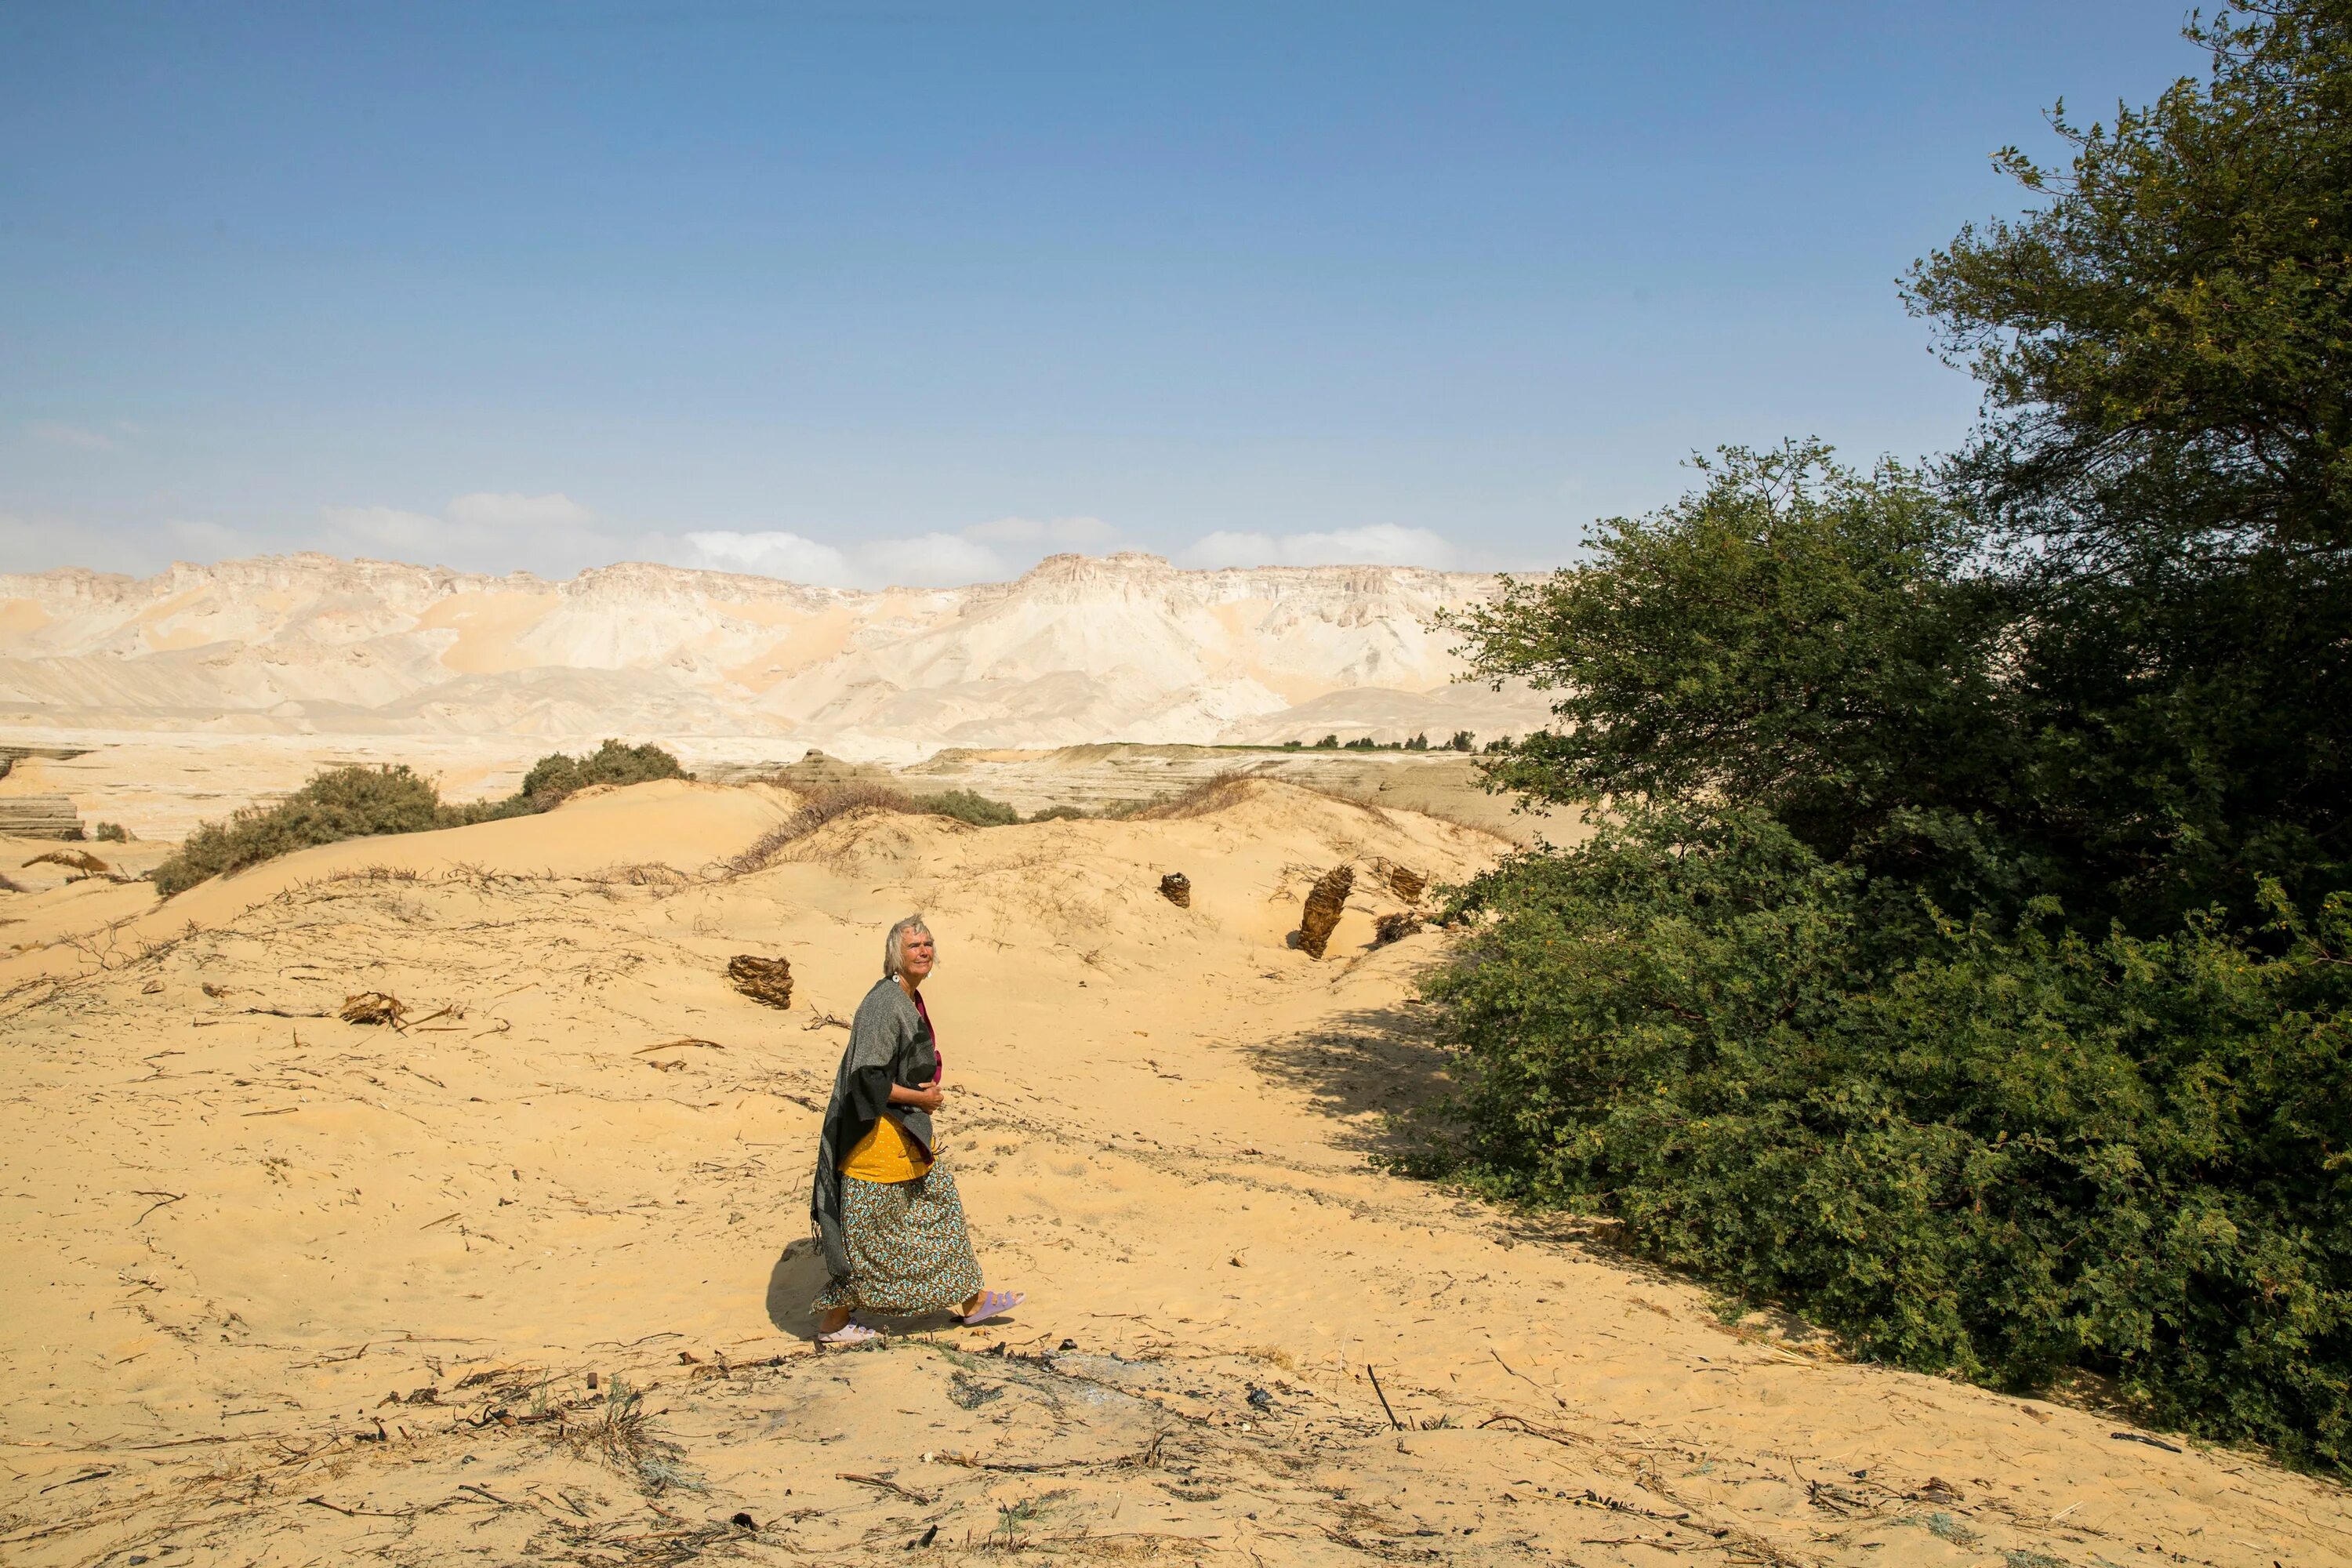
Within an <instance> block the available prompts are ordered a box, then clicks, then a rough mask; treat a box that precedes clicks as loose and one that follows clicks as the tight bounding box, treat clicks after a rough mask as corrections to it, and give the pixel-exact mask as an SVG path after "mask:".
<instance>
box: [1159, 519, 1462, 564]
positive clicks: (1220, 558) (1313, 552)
mask: <svg viewBox="0 0 2352 1568" xmlns="http://www.w3.org/2000/svg"><path fill="white" fill-rule="evenodd" d="M1183 559H1184V562H1185V563H1186V564H1188V565H1192V566H1449V565H1451V564H1453V563H1454V546H1453V545H1452V544H1450V543H1448V542H1446V541H1445V540H1444V538H1442V537H1440V536H1439V535H1437V534H1434V533H1432V532H1431V531H1429V530H1427V529H1425V528H1401V527H1399V526H1398V525H1396V524H1395V523H1392V522H1376V523H1373V524H1371V525H1370V526H1369V527H1366V528H1341V529H1335V530H1333V531H1329V532H1328V533H1281V534H1275V533H1235V532H1230V531H1218V532H1215V533H1212V534H1209V535H1208V536H1206V537H1205V538H1202V539H1201V540H1198V541H1196V542H1194V543H1193V544H1192V546H1191V547H1190V548H1188V549H1187V550H1185V551H1184V552H1183Z"/></svg>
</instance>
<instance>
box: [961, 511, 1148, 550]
mask: <svg viewBox="0 0 2352 1568" xmlns="http://www.w3.org/2000/svg"><path fill="white" fill-rule="evenodd" d="M963 534H964V537H965V538H966V539H984V540H991V541H994V542H1001V543H1005V544H1069V545H1077V546H1081V547H1083V546H1086V545H1090V544H1092V545H1102V544H1108V543H1109V542H1112V541H1113V540H1116V539H1117V538H1118V530H1117V529H1115V528H1113V527H1112V526H1111V525H1110V524H1108V523H1107V522H1105V521H1103V520H1102V519H1100V518H1098V517H1051V518H1042V519H1041V518H1034V517H1000V518H998V519H997V520H996V521H993V522H976V523H974V524H972V525H971V527H970V528H967V529H965V530H964V531H963Z"/></svg>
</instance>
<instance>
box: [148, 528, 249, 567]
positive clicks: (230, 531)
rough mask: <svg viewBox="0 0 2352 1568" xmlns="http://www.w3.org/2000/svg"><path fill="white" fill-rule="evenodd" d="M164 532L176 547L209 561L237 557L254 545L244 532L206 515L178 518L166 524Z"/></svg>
mask: <svg viewBox="0 0 2352 1568" xmlns="http://www.w3.org/2000/svg"><path fill="white" fill-rule="evenodd" d="M163 533H164V536H165V537H166V538H168V539H170V540H171V541H172V543H173V548H174V549H180V550H185V551H186V552H188V553H190V554H191V555H194V556H198V557H200V558H201V559H203V560H205V561H228V560H233V559H235V558H236V557H237V556H239V555H243V554H246V553H247V552H249V551H250V550H251V549H252V547H253V542H252V541H251V540H250V539H248V538H247V536H246V535H245V534H244V533H243V532H241V531H238V530H236V529H234V528H231V527H229V526H228V525H227V524H226V523H221V522H213V521H209V520H207V519H205V518H174V519H173V520H172V521H169V522H167V523H165V524H164V525H163Z"/></svg>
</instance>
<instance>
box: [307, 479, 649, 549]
mask: <svg viewBox="0 0 2352 1568" xmlns="http://www.w3.org/2000/svg"><path fill="white" fill-rule="evenodd" d="M595 516H596V514H595V513H594V512H593V511H590V510H588V509H587V508H586V507H584V506H582V505H581V504H580V503H579V502H578V501H576V500H572V498H571V497H570V496H567V495H564V494H562V492H561V491H557V492H554V493H551V494H548V495H543V496H527V495H520V494H514V493H511V492H509V493H505V494H500V493H498V492H495V491H491V490H477V491H475V492H473V493H472V494H470V495H462V496H459V497H457V499H456V500H452V501H451V502H450V503H449V505H448V507H447V509H446V511H444V512H443V513H442V514H440V515H437V516H436V514H434V513H432V512H426V511H409V510H406V509H404V508H402V507H396V506H331V507H329V508H327V509H326V518H327V527H328V530H329V532H330V535H331V538H330V541H329V542H330V545H331V548H334V549H338V550H345V551H383V552H389V553H391V554H393V555H395V556H397V557H400V558H402V559H417V558H421V557H424V556H427V555H435V556H438V555H445V554H447V555H460V554H477V553H478V552H479V551H480V549H481V548H482V547H483V546H485V545H490V546H498V547H503V548H505V549H509V550H511V549H512V548H513V547H516V546H518V545H530V544H538V545H541V546H543V547H548V548H559V549H560V548H563V547H565V546H577V545H582V544H585V545H587V546H588V547H589V548H590V550H591V551H592V552H594V551H597V550H600V549H601V548H603V546H602V545H600V544H599V543H598V542H596V541H595V540H593V539H583V537H582V535H583V533H584V532H586V531H587V530H586V525H587V524H588V523H590V522H592V521H594V519H595ZM574 553H576V551H574Z"/></svg>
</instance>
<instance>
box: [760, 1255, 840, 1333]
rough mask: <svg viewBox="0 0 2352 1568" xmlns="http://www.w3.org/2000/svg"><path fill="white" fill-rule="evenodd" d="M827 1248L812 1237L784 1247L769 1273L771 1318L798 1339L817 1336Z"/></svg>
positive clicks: (825, 1277) (769, 1317) (769, 1315)
mask: <svg viewBox="0 0 2352 1568" xmlns="http://www.w3.org/2000/svg"><path fill="white" fill-rule="evenodd" d="M826 1279H828V1276H827V1275H826V1273H825V1269H824V1248H823V1247H819V1246H818V1245H817V1244H816V1237H813V1236H804V1237H801V1238H800V1239H799V1240H798V1241H795V1242H793V1244H792V1245H791V1246H790V1247H785V1248H784V1255H783V1256H782V1258H777V1259H776V1266H775V1268H772V1269H771V1270H770V1271H769V1274H768V1321H770V1322H772V1323H773V1324H775V1325H776V1327H777V1328H779V1329H782V1331H784V1332H785V1333H788V1334H790V1335H792V1336H793V1338H794V1339H796V1340H814V1339H815V1338H816V1320H817V1310H816V1297H817V1292H818V1291H820V1290H822V1289H824V1287H825V1282H826Z"/></svg>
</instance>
